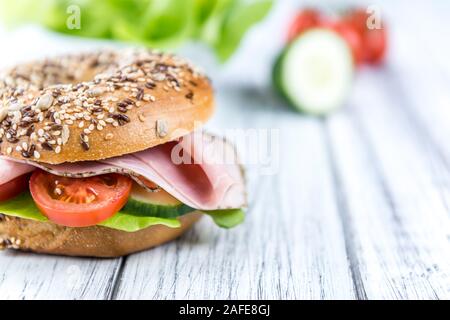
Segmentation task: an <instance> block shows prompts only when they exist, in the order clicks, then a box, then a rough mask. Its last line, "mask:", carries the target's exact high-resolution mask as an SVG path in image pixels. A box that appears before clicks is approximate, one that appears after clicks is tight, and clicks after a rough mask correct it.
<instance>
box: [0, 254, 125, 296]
mask: <svg viewBox="0 0 450 320" xmlns="http://www.w3.org/2000/svg"><path fill="white" fill-rule="evenodd" d="M119 262H120V259H115V260H112V259H109V260H108V259H103V260H100V259H83V258H67V257H55V256H46V255H37V254H31V253H22V252H14V251H5V252H1V253H0V299H44V300H59V299H107V298H108V297H109V296H110V295H111V293H112V291H113V288H114V283H115V278H116V274H117V272H118V268H119V266H120V263H119Z"/></svg>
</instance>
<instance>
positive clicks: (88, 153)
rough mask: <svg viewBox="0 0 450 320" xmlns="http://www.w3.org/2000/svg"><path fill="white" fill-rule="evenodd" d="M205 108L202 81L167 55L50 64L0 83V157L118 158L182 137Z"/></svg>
mask: <svg viewBox="0 0 450 320" xmlns="http://www.w3.org/2000/svg"><path fill="white" fill-rule="evenodd" d="M213 106H214V101H213V90H212V87H211V85H210V82H209V80H208V78H207V77H205V76H204V75H202V74H201V73H200V72H198V71H196V70H195V68H194V67H193V66H191V65H190V64H189V63H187V62H186V61H184V60H181V59H180V58H178V57H175V56H172V55H166V54H160V53H155V52H153V51H147V50H132V51H106V52H101V53H98V52H97V53H91V54H79V55H71V56H64V57H56V58H53V59H48V60H44V61H38V62H35V63H32V64H24V65H20V66H17V67H15V68H12V69H11V70H9V71H7V72H6V73H5V74H3V75H2V76H0V121H1V123H0V140H1V141H2V142H1V145H0V152H1V153H2V154H5V155H7V156H9V157H13V158H17V159H27V160H33V161H36V162H43V163H50V164H59V163H64V162H78V161H87V160H102V159H106V158H111V157H115V156H121V155H124V154H128V153H133V152H137V151H142V150H145V149H148V148H151V147H154V146H156V145H159V144H162V143H165V142H167V141H170V140H174V139H176V138H179V137H181V136H183V135H186V134H188V133H189V132H191V131H193V130H194V128H196V127H197V126H199V125H201V124H202V123H204V122H206V121H207V120H208V119H209V118H210V117H211V115H212V113H213ZM2 118H3V119H2Z"/></svg>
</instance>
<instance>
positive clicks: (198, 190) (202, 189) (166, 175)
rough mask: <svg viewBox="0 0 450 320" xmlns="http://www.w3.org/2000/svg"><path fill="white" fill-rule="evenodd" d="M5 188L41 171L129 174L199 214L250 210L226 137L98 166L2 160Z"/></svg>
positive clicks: (200, 136)
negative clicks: (245, 208)
mask: <svg viewBox="0 0 450 320" xmlns="http://www.w3.org/2000/svg"><path fill="white" fill-rule="evenodd" d="M0 161H1V162H0V179H1V180H0V184H3V183H5V182H8V181H9V180H12V179H14V178H15V177H17V176H20V175H22V174H24V173H27V172H31V171H33V170H34V169H35V168H36V167H37V168H40V169H43V170H45V171H48V172H50V173H52V174H55V175H59V176H66V177H76V178H80V177H89V176H95V175H101V174H105V173H112V172H116V173H120V174H125V175H128V176H130V177H131V178H133V179H134V180H136V181H137V182H138V183H141V185H142V184H143V183H142V181H143V180H149V181H151V182H153V183H155V184H156V185H158V186H159V187H161V188H162V189H164V190H165V191H167V192H168V193H170V194H171V195H172V196H174V197H175V198H177V199H178V200H180V201H181V202H183V203H185V204H187V205H188V206H190V207H192V208H195V209H199V210H217V209H230V208H242V207H244V206H246V194H245V183H244V177H243V172H242V170H241V167H240V165H239V161H238V159H237V155H236V152H235V150H234V148H233V146H231V145H230V144H229V143H227V142H226V141H225V140H223V139H219V138H217V137H215V136H212V135H209V134H205V133H192V134H190V135H188V136H185V137H183V138H182V139H181V141H179V142H177V141H174V142H168V143H165V144H162V145H159V146H156V147H153V148H150V149H147V150H145V151H141V152H137V153H133V154H128V155H124V156H121V157H116V158H110V159H106V160H101V161H93V162H78V163H65V164H60V165H49V164H44V163H37V162H33V161H24V160H16V159H12V158H7V157H4V156H1V157H0Z"/></svg>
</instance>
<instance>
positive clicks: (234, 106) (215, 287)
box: [116, 88, 355, 299]
mask: <svg viewBox="0 0 450 320" xmlns="http://www.w3.org/2000/svg"><path fill="white" fill-rule="evenodd" d="M252 101H253V106H251V105H250V104H252ZM255 101H257V102H258V103H257V104H255ZM219 103H220V109H221V111H220V112H219V117H220V119H222V120H221V121H223V122H221V127H222V128H230V124H232V126H236V127H237V128H245V127H250V126H251V127H252V128H255V127H257V128H261V129H262V128H272V129H279V130H280V142H281V146H280V150H279V155H280V156H281V159H280V161H281V162H280V168H279V173H278V174H276V175H261V172H259V169H260V168H258V167H256V166H255V167H252V166H248V182H249V185H248V189H249V190H251V192H250V204H249V210H248V212H247V214H248V216H247V220H246V222H245V223H244V224H243V225H242V226H240V227H238V228H236V229H234V230H228V231H225V230H220V229H217V228H216V227H215V226H213V225H212V223H211V222H210V221H208V220H207V219H204V221H203V222H202V223H201V224H200V225H198V226H197V227H196V228H195V229H194V230H193V231H192V232H191V233H189V234H188V235H187V236H186V237H184V238H183V239H180V240H179V241H177V242H176V243H173V244H168V245H166V246H164V247H162V248H158V249H156V250H152V251H148V252H144V253H141V254H137V255H133V256H131V257H129V258H128V259H127V262H126V267H125V268H124V270H123V273H122V275H121V277H120V279H119V289H118V290H117V293H118V294H117V296H116V298H118V299H121V298H137V299H145V298H150V299H152V298H155V299H172V298H175V299H230V298H231V299H321V298H322V299H326V298H328V299H330V298H343V299H350V298H354V297H355V294H354V289H353V283H352V280H351V273H350V269H349V265H348V262H347V257H346V252H345V243H344V239H343V237H342V228H341V225H340V223H339V216H338V213H337V208H336V206H335V201H334V198H335V195H334V192H333V189H332V188H333V184H332V179H331V173H330V170H329V169H327V164H328V156H327V151H326V144H325V143H324V138H325V137H324V135H323V132H322V130H321V124H320V121H319V120H315V119H305V118H301V117H300V118H298V117H295V116H294V117H293V115H292V113H291V112H289V111H281V112H279V114H278V117H277V118H276V119H275V118H273V121H267V119H271V117H270V114H272V112H273V111H274V110H273V103H275V101H274V100H273V97H272V96H271V94H270V92H269V93H267V92H258V91H251V92H248V91H246V90H244V91H239V89H238V88H231V89H229V90H228V89H226V88H223V90H221V93H219ZM252 107H253V108H257V109H253V110H252V109H251V108H252ZM238 112H239V114H240V117H239V118H235V116H234V115H235V114H238ZM232 118H234V120H233V119H232ZM228 120H229V121H228ZM214 125H215V127H216V128H217V127H219V125H220V124H218V123H217V124H214ZM237 144H238V145H240V143H237ZM287 154H289V156H288V157H285V156H283V155H287ZM276 155H277V156H278V154H276ZM300 159H301V160H300ZM244 161H245V159H244ZM293 168H295V170H293Z"/></svg>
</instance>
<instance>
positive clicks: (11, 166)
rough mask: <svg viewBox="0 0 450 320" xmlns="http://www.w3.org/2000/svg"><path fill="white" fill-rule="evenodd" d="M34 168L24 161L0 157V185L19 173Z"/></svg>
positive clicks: (18, 175) (30, 170)
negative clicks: (19, 161) (18, 161)
mask: <svg viewBox="0 0 450 320" xmlns="http://www.w3.org/2000/svg"><path fill="white" fill-rule="evenodd" d="M34 169H35V168H34V167H33V166H30V165H28V164H25V163H17V162H13V161H9V160H6V159H3V158H1V159H0V185H2V184H4V183H7V182H9V181H11V180H14V179H15V178H17V177H20V176H21V175H24V174H26V173H29V172H32V171H33V170H34Z"/></svg>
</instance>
